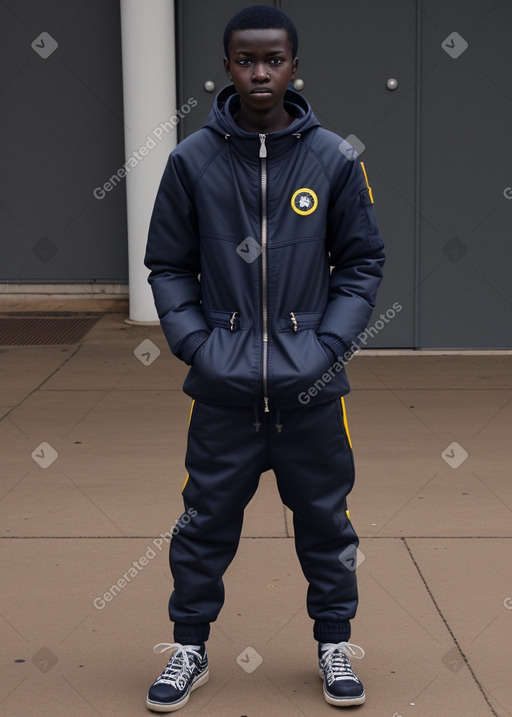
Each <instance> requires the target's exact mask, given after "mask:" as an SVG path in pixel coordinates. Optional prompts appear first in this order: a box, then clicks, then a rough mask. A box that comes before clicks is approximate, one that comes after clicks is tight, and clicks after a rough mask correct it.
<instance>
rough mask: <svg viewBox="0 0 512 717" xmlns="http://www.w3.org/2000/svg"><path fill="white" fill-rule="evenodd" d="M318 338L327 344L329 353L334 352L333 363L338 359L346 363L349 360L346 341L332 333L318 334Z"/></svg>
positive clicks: (323, 343) (324, 344)
mask: <svg viewBox="0 0 512 717" xmlns="http://www.w3.org/2000/svg"><path fill="white" fill-rule="evenodd" d="M317 338H318V340H319V341H320V343H321V344H322V345H323V346H325V348H326V349H327V352H328V353H329V355H331V354H332V359H333V363H335V362H336V361H341V362H343V363H344V362H345V361H347V360H348V354H349V351H348V349H347V345H346V343H345V342H344V341H342V340H341V339H338V338H336V336H333V335H332V334H318V336H317ZM346 354H347V355H346Z"/></svg>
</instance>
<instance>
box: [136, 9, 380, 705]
mask: <svg viewBox="0 0 512 717" xmlns="http://www.w3.org/2000/svg"><path fill="white" fill-rule="evenodd" d="M297 45H298V40H297V32H296V29H295V27H294V25H293V23H292V22H291V20H290V19H289V17H288V16H287V15H285V14H284V13H283V12H281V11H280V10H277V9H275V8H272V7H269V6H267V5H256V6H251V7H247V8H245V9H244V10H242V11H241V12H239V13H237V14H236V15H235V16H234V17H233V18H232V19H231V20H230V22H229V23H228V25H227V27H226V29H225V33H224V50H225V59H224V65H225V69H226V74H227V76H228V78H229V80H230V81H231V83H232V84H231V85H229V86H228V87H226V88H224V89H223V90H222V91H221V92H220V93H219V94H218V95H217V97H216V99H215V103H214V106H213V109H212V111H211V113H210V115H209V117H208V119H207V121H206V123H205V125H204V127H203V129H201V130H200V131H198V132H196V133H194V134H192V135H191V136H190V137H188V138H187V139H185V140H184V141H183V142H181V143H180V144H179V146H178V147H177V148H176V149H175V150H174V151H173V152H172V154H171V156H170V158H169V162H168V164H167V167H166V169H165V172H164V175H163V178H162V182H161V185H160V188H159V191H158V195H157V198H156V202H155V207H154V211H153V216H152V220H151V226H150V230H149V240H148V245H147V254H146V265H147V267H148V268H149V269H150V272H151V273H150V277H149V281H150V283H151V286H152V289H153V293H154V297H155V303H156V307H157V309H158V314H159V317H160V321H161V325H162V329H163V331H164V333H165V336H166V338H167V340H168V343H169V345H170V348H171V350H172V352H173V353H174V354H175V355H176V356H177V357H178V358H180V359H182V360H183V361H184V362H185V363H186V364H188V365H190V366H191V369H190V371H189V373H188V376H187V378H186V380H185V383H184V391H185V392H186V393H187V394H189V395H190V396H191V397H192V398H193V399H194V402H193V404H192V409H191V417H190V424H189V433H188V444H187V454H186V459H185V463H186V467H187V470H188V476H187V480H186V483H185V487H184V489H183V500H184V506H185V511H186V512H188V514H189V515H191V514H192V515H193V518H191V519H190V520H189V521H183V527H182V528H181V529H180V531H179V532H178V533H177V534H176V535H175V536H174V538H173V540H172V542H171V547H170V565H171V571H172V575H173V578H174V590H173V592H172V595H171V597H170V601H169V616H170V619H171V621H173V622H174V643H161V644H160V645H157V646H156V647H155V650H156V651H158V652H165V651H167V650H169V651H170V652H171V657H170V659H169V662H168V663H167V666H166V667H165V669H164V671H163V672H162V674H161V675H160V677H159V678H158V679H157V680H156V682H155V683H154V684H153V685H152V686H151V687H150V689H149V693H148V697H147V702H146V704H147V706H148V707H149V709H151V710H154V711H157V712H172V711H174V710H177V709H180V708H181V707H183V706H184V705H185V704H186V703H187V701H188V699H189V696H190V693H191V691H192V690H194V689H196V688H197V687H200V686H201V685H203V684H204V683H205V682H206V681H207V680H208V658H207V654H206V648H205V642H206V640H207V639H208V636H209V629H210V623H211V622H212V621H214V620H215V619H216V618H217V615H218V614H219V611H220V609H221V607H222V604H223V600H224V586H223V582H222V576H223V574H224V572H225V570H226V569H227V567H228V565H229V564H230V562H231V561H232V559H233V557H234V555H235V553H236V550H237V547H238V542H239V538H240V532H241V529H242V519H243V512H244V509H245V507H246V506H247V504H248V503H249V501H250V500H251V498H252V496H253V495H254V492H255V491H256V488H257V485H258V481H259V478H260V475H261V473H263V472H264V471H267V470H269V469H272V470H273V471H274V473H275V475H276V480H277V486H278V489H279V492H280V496H281V498H282V500H283V502H284V503H285V504H286V505H287V506H288V507H289V508H290V509H291V510H292V511H293V514H294V527H295V543H296V549H297V554H298V557H299V560H300V563H301V566H302V570H303V572H304V575H305V577H306V579H307V581H308V583H309V590H308V594H307V607H308V614H309V616H310V617H311V618H312V619H313V621H314V637H315V639H316V640H317V641H318V643H319V644H318V659H319V666H320V674H321V676H322V677H323V679H324V697H325V699H326V700H327V702H329V703H330V704H333V705H337V706H340V707H345V706H351V705H358V704H362V703H363V702H364V700H365V692H364V688H363V685H362V684H361V682H360V681H359V679H358V678H357V677H356V675H355V674H354V672H353V670H352V668H351V665H350V661H349V657H362V655H363V654H364V652H363V650H362V649H361V648H359V647H357V646H356V645H351V644H350V643H349V642H348V640H349V638H350V621H351V619H352V618H353V617H354V615H355V612H356V607H357V600H358V597H357V587H356V576H355V572H354V565H353V563H354V562H355V551H356V548H357V544H358V539H357V535H356V533H355V531H354V529H353V527H352V524H351V522H350V520H349V517H348V512H347V502H346V498H347V495H348V493H349V492H350V490H351V489H352V485H353V481H354V466H353V457H352V448H351V443H350V437H349V433H348V428H347V422H346V416H345V407H344V402H343V398H342V397H343V396H344V395H345V394H347V393H348V391H349V384H348V381H347V378H346V375H345V370H344V366H343V364H344V363H345V362H346V361H347V360H348V358H349V357H350V350H349V348H348V347H349V346H353V342H354V341H355V339H356V338H357V336H358V334H360V333H361V332H362V331H363V330H364V329H365V327H366V325H367V323H368V320H369V318H370V315H371V312H372V309H373V307H374V304H375V296H376V293H377V288H378V286H379V283H380V281H381V277H382V266H383V264H384V252H383V243H382V239H381V236H380V233H379V229H378V226H377V222H376V220H375V215H374V211H373V206H372V203H373V199H372V195H371V190H370V188H369V186H368V182H367V179H366V174H365V171H364V167H362V164H361V163H359V162H358V161H357V160H356V157H355V155H354V154H350V153H349V152H347V151H345V152H343V151H342V149H343V148H344V147H345V146H346V143H343V142H342V139H341V137H338V136H337V135H335V134H333V133H331V132H329V131H327V130H324V129H323V128H321V127H320V124H319V122H318V120H317V119H316V118H315V116H314V114H313V112H312V111H311V108H310V106H309V104H308V103H307V102H306V100H305V99H304V98H303V97H302V96H301V95H299V94H297V93H296V92H294V91H292V90H289V89H288V86H289V83H290V82H293V80H294V79H295V77H296V74H297V65H298V60H297ZM345 558H346V559H345Z"/></svg>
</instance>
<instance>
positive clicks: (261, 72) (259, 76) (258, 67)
mask: <svg viewBox="0 0 512 717" xmlns="http://www.w3.org/2000/svg"><path fill="white" fill-rule="evenodd" d="M268 77H269V73H268V70H267V66H266V64H265V63H264V62H255V63H254V67H253V71H252V79H253V80H254V81H255V82H264V81H265V80H267V79H268Z"/></svg>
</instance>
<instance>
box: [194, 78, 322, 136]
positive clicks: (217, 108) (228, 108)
mask: <svg viewBox="0 0 512 717" xmlns="http://www.w3.org/2000/svg"><path fill="white" fill-rule="evenodd" d="M284 104H285V107H286V109H287V111H288V112H289V113H290V114H291V115H292V117H294V118H295V119H294V120H293V122H292V123H291V124H290V125H289V126H288V127H287V128H286V129H284V130H281V131H280V132H273V133H272V134H273V135H275V136H279V135H291V134H297V133H299V132H300V133H302V132H305V131H306V130H310V129H312V128H313V127H320V122H319V121H318V120H317V118H316V117H315V115H314V114H313V110H312V109H311V107H310V105H309V103H308V101H307V100H306V99H305V98H304V97H303V96H302V95H300V94H299V93H298V92H295V90H290V89H288V90H286V93H285V96H284ZM239 107H240V98H239V96H238V93H237V91H236V90H235V86H234V85H227V86H226V87H224V88H223V89H222V90H221V91H220V92H219V93H218V94H217V96H216V97H215V101H214V103H213V107H212V109H211V110H210V113H209V115H208V118H207V120H206V122H205V123H204V127H209V128H210V129H213V130H214V131H216V132H219V133H220V134H222V135H226V134H229V135H232V136H236V137H254V133H252V132H245V131H244V130H243V129H241V128H240V127H239V126H238V124H237V123H236V122H235V120H234V117H233V114H234V113H235V112H237V110H238V109H239Z"/></svg>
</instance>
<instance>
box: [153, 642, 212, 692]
mask: <svg viewBox="0 0 512 717" xmlns="http://www.w3.org/2000/svg"><path fill="white" fill-rule="evenodd" d="M168 651H172V654H171V658H170V660H169V662H168V663H167V665H166V666H165V668H164V670H163V672H162V674H161V675H160V677H158V679H157V680H156V681H157V682H164V683H165V684H169V685H172V686H173V687H175V688H177V689H179V690H184V689H185V687H186V686H187V681H188V678H189V677H190V674H191V672H192V670H193V669H194V667H195V665H193V664H192V663H191V662H190V660H189V654H190V653H192V654H193V655H196V656H197V657H198V658H199V660H201V659H202V657H201V655H200V654H199V652H197V651H196V650H193V649H192V648H191V647H190V646H189V645H181V644H180V643H179V642H159V643H158V645H155V646H154V648H153V652H156V653H158V654H162V653H163V652H168Z"/></svg>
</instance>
